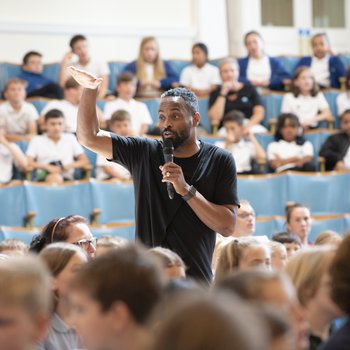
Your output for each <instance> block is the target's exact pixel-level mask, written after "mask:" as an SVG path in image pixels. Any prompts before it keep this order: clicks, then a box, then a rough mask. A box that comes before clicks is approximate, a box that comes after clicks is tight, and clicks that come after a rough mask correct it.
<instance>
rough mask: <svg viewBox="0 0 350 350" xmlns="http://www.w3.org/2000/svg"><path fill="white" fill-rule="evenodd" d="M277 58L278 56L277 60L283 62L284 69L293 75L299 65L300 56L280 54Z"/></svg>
mask: <svg viewBox="0 0 350 350" xmlns="http://www.w3.org/2000/svg"><path fill="white" fill-rule="evenodd" d="M275 58H277V60H278V61H279V62H280V63H281V64H282V66H283V67H284V69H285V70H286V71H287V72H288V73H289V74H290V75H291V76H292V75H293V73H294V71H295V67H296V66H297V64H298V61H299V60H300V57H296V56H278V57H275Z"/></svg>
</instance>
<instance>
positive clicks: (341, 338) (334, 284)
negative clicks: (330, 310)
mask: <svg viewBox="0 0 350 350" xmlns="http://www.w3.org/2000/svg"><path fill="white" fill-rule="evenodd" d="M349 254H350V235H345V236H344V239H343V241H342V242H341V243H340V246H339V247H338V249H337V251H336V253H335V257H334V259H333V261H332V263H331V266H330V271H329V274H330V277H331V278H330V280H329V283H328V288H329V289H330V294H331V298H332V299H333V301H334V302H335V303H336V304H337V305H338V307H339V308H340V309H341V310H342V311H343V312H344V313H345V315H346V316H347V321H346V322H345V324H344V325H343V326H342V327H341V328H340V329H339V330H338V331H337V332H335V333H334V334H333V335H331V337H330V339H329V340H328V341H327V342H326V344H325V345H324V346H323V347H322V350H347V349H349V347H350V298H349V295H350V259H349Z"/></svg>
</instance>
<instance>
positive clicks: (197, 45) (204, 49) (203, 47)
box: [192, 43, 209, 58]
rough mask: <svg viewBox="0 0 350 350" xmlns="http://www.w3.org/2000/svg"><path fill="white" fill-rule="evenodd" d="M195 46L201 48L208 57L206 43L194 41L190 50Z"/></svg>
mask: <svg viewBox="0 0 350 350" xmlns="http://www.w3.org/2000/svg"><path fill="white" fill-rule="evenodd" d="M195 48H198V49H200V50H202V51H203V52H204V54H205V56H206V57H207V58H208V56H209V50H208V46H207V45H205V44H204V43H195V44H194V45H193V46H192V50H193V49H195Z"/></svg>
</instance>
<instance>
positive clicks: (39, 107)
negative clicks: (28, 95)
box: [28, 98, 48, 114]
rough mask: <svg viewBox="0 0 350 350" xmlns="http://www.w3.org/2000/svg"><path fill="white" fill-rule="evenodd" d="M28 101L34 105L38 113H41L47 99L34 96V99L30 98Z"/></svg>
mask: <svg viewBox="0 0 350 350" xmlns="http://www.w3.org/2000/svg"><path fill="white" fill-rule="evenodd" d="M28 102H30V103H31V104H32V105H34V107H35V108H36V110H37V111H38V113H39V114H41V111H42V110H43V109H44V108H45V106H46V105H47V102H48V101H47V100H44V99H42V98H35V99H30V101H28Z"/></svg>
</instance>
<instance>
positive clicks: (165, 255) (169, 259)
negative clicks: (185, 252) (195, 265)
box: [148, 247, 185, 268]
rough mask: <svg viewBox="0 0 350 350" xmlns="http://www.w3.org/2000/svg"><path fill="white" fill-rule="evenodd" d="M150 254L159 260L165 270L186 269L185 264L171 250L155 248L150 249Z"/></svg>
mask: <svg viewBox="0 0 350 350" xmlns="http://www.w3.org/2000/svg"><path fill="white" fill-rule="evenodd" d="M148 254H149V255H150V256H153V257H155V258H157V259H158V260H159V261H160V262H161V264H162V266H163V267H164V268H166V267H174V266H177V267H183V268H185V263H184V262H183V260H182V259H181V258H180V256H179V255H178V254H176V253H175V252H173V251H172V250H170V249H167V248H162V247H155V248H152V249H150V250H149V251H148Z"/></svg>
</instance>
